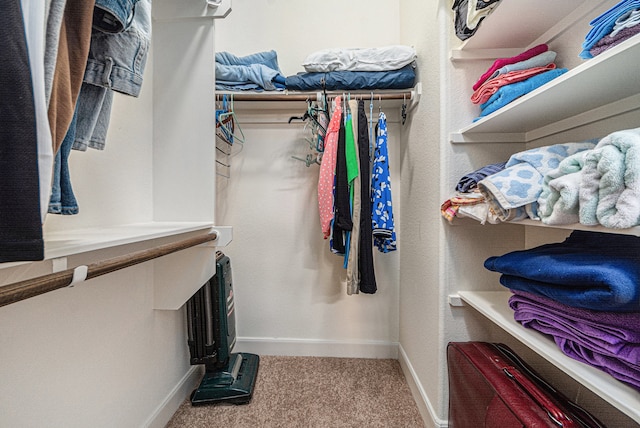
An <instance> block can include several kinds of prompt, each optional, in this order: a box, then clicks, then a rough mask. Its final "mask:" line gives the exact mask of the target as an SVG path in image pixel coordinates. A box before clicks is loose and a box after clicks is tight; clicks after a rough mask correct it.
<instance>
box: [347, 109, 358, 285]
mask: <svg viewBox="0 0 640 428" xmlns="http://www.w3.org/2000/svg"><path fill="white" fill-rule="evenodd" d="M353 112H355V114H354V113H353ZM357 113H358V102H357V101H356V100H350V101H349V115H348V118H347V124H346V131H345V132H346V145H345V154H346V157H347V180H348V182H349V196H350V199H351V219H352V221H353V227H352V229H351V232H349V233H348V235H347V241H348V242H349V246H348V250H347V252H346V254H345V268H346V269H347V294H355V293H358V290H359V287H358V286H359V284H360V271H359V270H358V256H359V254H360V251H359V246H360V215H361V183H360V154H359V147H358V138H357V134H356V132H357V129H358V114H357Z"/></svg>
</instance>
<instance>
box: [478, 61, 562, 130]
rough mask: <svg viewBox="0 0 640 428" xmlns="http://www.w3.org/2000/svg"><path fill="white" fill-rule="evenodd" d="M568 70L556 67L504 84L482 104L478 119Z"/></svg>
mask: <svg viewBox="0 0 640 428" xmlns="http://www.w3.org/2000/svg"><path fill="white" fill-rule="evenodd" d="M567 71H568V70H567V69H566V68H556V69H555V70H549V71H545V72H544V73H540V74H537V75H535V76H533V77H530V78H528V79H527V80H523V81H522V82H518V83H512V84H510V85H506V86H502V87H501V88H499V89H498V90H497V91H496V93H495V94H493V95H492V96H491V98H489V99H488V100H487V102H485V103H484V104H481V105H480V108H481V109H482V111H481V112H480V116H479V117H478V118H476V120H477V119H479V118H481V117H484V116H487V115H489V114H491V113H493V112H494V111H496V110H498V109H500V108H502V107H504V106H506V105H507V104H509V103H510V102H511V101H513V100H515V99H517V98H520V97H521V96H523V95H526V94H528V93H529V92H531V91H533V90H535V89H537V88H539V87H540V86H542V85H544V84H546V83H548V82H550V81H552V80H553V79H555V78H556V77H559V76H561V75H562V74H564V73H566V72H567Z"/></svg>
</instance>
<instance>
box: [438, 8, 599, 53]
mask: <svg viewBox="0 0 640 428" xmlns="http://www.w3.org/2000/svg"><path fill="white" fill-rule="evenodd" d="M600 3H602V2H601V1H594V0H564V1H561V2H558V1H555V0H518V1H502V2H501V3H500V4H499V5H498V6H497V7H496V9H495V10H494V11H493V12H492V13H491V14H490V15H489V16H488V17H486V18H485V19H484V20H483V21H482V22H481V23H480V28H478V30H477V31H476V33H475V34H474V35H473V36H472V37H470V38H469V39H467V40H465V41H464V42H463V43H462V45H461V46H460V47H459V48H457V49H453V50H452V52H451V59H452V60H464V59H471V60H475V59H489V58H491V57H492V56H493V59H495V58H498V57H503V56H513V55H515V54H517V53H519V52H521V51H522V50H523V49H526V48H527V47H530V46H534V45H536V44H540V43H547V42H549V41H550V40H551V39H553V38H554V37H555V36H557V34H558V33H560V32H562V31H563V30H564V29H565V28H567V26H568V25H569V24H570V23H573V22H576V21H578V20H580V19H583V17H584V16H585V15H586V14H588V13H590V12H591V10H592V9H593V8H594V7H595V6H597V5H598V4H600ZM514 17H522V19H517V18H515V19H514ZM530 17H535V19H530ZM506 35H508V37H505V36H506ZM540 35H542V36H540ZM496 53H497V54H498V55H497V56H494V55H496Z"/></svg>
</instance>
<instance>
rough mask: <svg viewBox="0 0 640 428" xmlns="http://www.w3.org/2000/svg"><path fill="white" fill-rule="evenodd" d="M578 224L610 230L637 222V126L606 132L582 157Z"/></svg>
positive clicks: (639, 142)
mask: <svg viewBox="0 0 640 428" xmlns="http://www.w3.org/2000/svg"><path fill="white" fill-rule="evenodd" d="M580 223H583V224H587V225H594V224H598V223H599V224H602V225H603V226H605V227H609V228H614V229H625V228H629V227H633V226H637V225H638V224H640V128H636V129H627V130H622V131H617V132H613V133H611V134H609V135H607V136H606V137H604V138H603V139H602V140H600V142H599V143H598V144H597V145H596V147H595V148H594V149H593V150H592V151H590V153H587V155H586V156H585V163H584V167H583V169H582V181H581V183H580Z"/></svg>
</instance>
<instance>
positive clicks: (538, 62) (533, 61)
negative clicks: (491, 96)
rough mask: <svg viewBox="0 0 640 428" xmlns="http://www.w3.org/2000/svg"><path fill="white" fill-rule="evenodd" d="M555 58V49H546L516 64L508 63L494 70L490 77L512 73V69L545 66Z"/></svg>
mask: <svg viewBox="0 0 640 428" xmlns="http://www.w3.org/2000/svg"><path fill="white" fill-rule="evenodd" d="M555 60H556V53H555V52H554V51H545V52H542V53H541V54H538V55H536V56H534V57H531V58H529V59H525V60H524V61H520V62H516V63H515V64H507V65H505V66H503V67H500V68H499V69H497V70H496V71H494V72H493V74H492V75H491V76H489V79H493V78H495V77H498V76H499V75H501V74H506V73H510V72H512V71H519V70H526V69H529V68H535V67H544V66H545V65H547V64H550V63H552V62H554V61H555Z"/></svg>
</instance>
